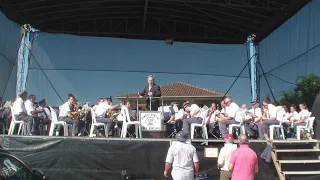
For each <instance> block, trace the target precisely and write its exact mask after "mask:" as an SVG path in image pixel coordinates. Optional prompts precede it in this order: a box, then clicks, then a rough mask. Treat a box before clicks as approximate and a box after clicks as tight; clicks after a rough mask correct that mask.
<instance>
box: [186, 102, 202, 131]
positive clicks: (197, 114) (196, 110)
mask: <svg viewBox="0 0 320 180" xmlns="http://www.w3.org/2000/svg"><path fill="white" fill-rule="evenodd" d="M183 108H184V110H185V111H186V112H187V113H189V114H190V118H187V119H185V120H183V132H184V133H186V134H189V133H190V124H192V123H197V124H201V123H202V120H203V115H202V112H201V109H200V107H199V106H198V105H197V104H189V103H188V102H185V103H183Z"/></svg>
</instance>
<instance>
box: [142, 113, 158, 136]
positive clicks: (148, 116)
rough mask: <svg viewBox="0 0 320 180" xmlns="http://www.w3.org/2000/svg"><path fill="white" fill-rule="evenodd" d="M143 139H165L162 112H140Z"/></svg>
mask: <svg viewBox="0 0 320 180" xmlns="http://www.w3.org/2000/svg"><path fill="white" fill-rule="evenodd" d="M139 119H140V123H141V131H142V137H143V138H163V137H164V127H163V124H164V121H163V114H162V113H161V111H139Z"/></svg>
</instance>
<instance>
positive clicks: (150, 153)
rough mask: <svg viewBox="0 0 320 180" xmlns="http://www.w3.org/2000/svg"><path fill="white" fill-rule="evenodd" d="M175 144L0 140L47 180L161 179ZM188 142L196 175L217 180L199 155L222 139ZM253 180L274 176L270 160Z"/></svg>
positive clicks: (258, 144) (259, 143) (258, 148)
mask: <svg viewBox="0 0 320 180" xmlns="http://www.w3.org/2000/svg"><path fill="white" fill-rule="evenodd" d="M174 142H175V139H129V138H127V139H122V138H89V137H49V136H6V135H4V136H1V138H0V145H1V147H2V148H3V149H5V150H8V151H10V152H11V153H12V154H14V155H16V156H17V157H19V158H20V159H21V160H23V161H24V162H25V163H26V164H27V165H28V166H30V167H31V168H33V169H38V170H41V171H42V172H44V174H46V175H47V176H49V177H50V179H61V180H64V179H66V180H68V179H76V180H91V179H94V180H98V179H99V180H100V179H101V180H117V179H121V171H123V170H126V171H127V172H128V173H129V174H131V177H132V179H149V180H150V179H156V180H162V179H165V178H164V177H163V170H164V161H165V157H166V153H167V150H168V148H169V147H170V144H171V143H174ZM273 142H274V143H275V144H283V145H288V146H290V145H293V146H297V148H298V146H301V147H302V146H305V145H309V144H317V145H319V141H317V140H311V141H297V140H295V141H294V140H285V141H273ZM191 143H192V144H193V145H194V146H195V147H196V148H197V153H198V156H199V158H200V174H208V175H209V176H210V177H212V178H213V179H214V180H216V179H219V171H218V170H217V168H216V167H217V159H214V158H204V147H206V146H207V145H206V143H207V144H208V146H211V147H218V148H219V149H220V148H221V147H222V146H223V145H224V141H223V140H214V139H210V140H203V139H195V140H192V142H191ZM250 146H251V148H252V149H253V150H254V151H255V152H256V153H257V154H258V156H260V154H261V153H262V151H263V150H264V149H265V148H266V146H267V143H266V141H264V140H251V141H250ZM169 179H171V178H169ZM255 179H257V180H277V179H279V178H278V175H277V171H276V169H275V167H274V164H273V163H272V162H271V163H265V162H264V161H263V160H262V159H261V158H259V173H258V174H257V175H256V178H255ZM294 179H299V178H298V177H295V178H294ZM300 179H302V178H300ZM303 179H304V180H307V179H308V178H303ZM311 179H314V178H313V177H311ZM316 179H319V178H316Z"/></svg>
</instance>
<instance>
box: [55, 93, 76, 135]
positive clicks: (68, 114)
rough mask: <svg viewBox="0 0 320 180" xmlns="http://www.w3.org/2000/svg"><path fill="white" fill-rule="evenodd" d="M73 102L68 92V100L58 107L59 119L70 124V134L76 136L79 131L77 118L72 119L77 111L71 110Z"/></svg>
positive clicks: (71, 95) (73, 98) (72, 97)
mask: <svg viewBox="0 0 320 180" xmlns="http://www.w3.org/2000/svg"><path fill="white" fill-rule="evenodd" d="M74 102H75V97H74V96H73V94H68V100H67V102H66V103H64V104H63V105H61V106H60V107H59V118H58V120H59V121H64V122H66V123H67V124H72V136H77V135H78V132H79V119H72V116H73V115H76V114H77V113H78V112H72V109H71V106H72V105H73V103H74Z"/></svg>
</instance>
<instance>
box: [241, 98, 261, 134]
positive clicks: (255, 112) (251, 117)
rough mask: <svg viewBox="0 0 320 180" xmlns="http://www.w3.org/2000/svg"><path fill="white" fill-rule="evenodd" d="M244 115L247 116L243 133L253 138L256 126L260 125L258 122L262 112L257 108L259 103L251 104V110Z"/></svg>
mask: <svg viewBox="0 0 320 180" xmlns="http://www.w3.org/2000/svg"><path fill="white" fill-rule="evenodd" d="M246 115H247V116H246V118H245V120H244V121H245V122H244V128H245V131H246V133H247V134H248V135H249V136H250V137H255V136H256V134H257V133H258V132H257V130H258V128H257V125H256V124H258V123H261V122H260V120H261V117H262V111H261V109H260V108H259V103H258V102H257V101H253V102H252V109H250V110H249V111H247V112H246Z"/></svg>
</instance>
